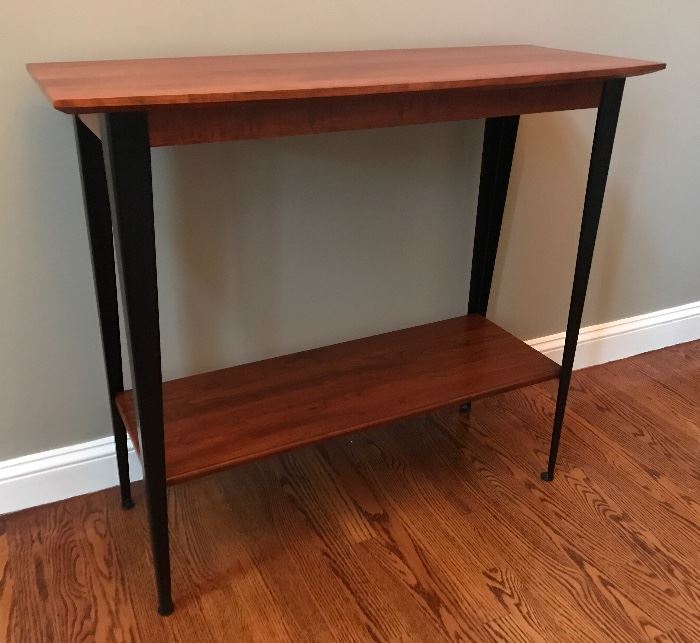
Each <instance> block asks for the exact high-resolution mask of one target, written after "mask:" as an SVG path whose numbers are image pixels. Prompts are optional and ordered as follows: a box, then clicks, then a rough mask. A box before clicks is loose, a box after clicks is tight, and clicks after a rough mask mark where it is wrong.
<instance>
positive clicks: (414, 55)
mask: <svg viewBox="0 0 700 643" xmlns="http://www.w3.org/2000/svg"><path fill="white" fill-rule="evenodd" d="M665 66H666V65H665V64H664V63H658V62H650V61H643V60H634V59H629V58H617V57H612V56H602V55H597V54H589V53H581V52H574V51H565V50H561V49H550V48H547V47H536V46H531V45H503V46H487V47H449V48H436V49H394V50H379V51H341V52H319V53H292V54H262V55H235V56H206V57H196V58H154V59H140V60H139V59H136V60H103V61H83V62H48V63H30V64H28V65H27V68H28V70H29V72H30V74H31V75H32V77H33V78H34V79H35V80H36V82H37V83H38V84H39V86H40V87H41V89H42V91H43V92H44V93H45V94H46V96H47V97H48V98H49V100H50V101H51V103H52V104H53V106H54V107H55V108H56V109H58V110H61V111H63V112H67V113H89V112H102V111H120V110H134V109H142V110H151V109H153V108H157V107H164V106H168V105H181V106H182V105H192V106H197V105H199V106H202V105H208V104H219V105H221V104H225V103H236V102H242V101H260V100H274V99H295V98H320V97H331V96H361V95H371V94H386V93H395V92H422V91H430V90H443V89H459V88H461V89H465V88H489V87H490V88H505V87H523V86H541V85H551V84H556V83H563V82H572V81H579V80H580V81H583V80H605V79H608V78H618V77H627V76H637V75H640V74H647V73H651V72H654V71H659V70H661V69H663V68H664V67H665Z"/></svg>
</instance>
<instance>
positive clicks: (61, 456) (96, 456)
mask: <svg viewBox="0 0 700 643" xmlns="http://www.w3.org/2000/svg"><path fill="white" fill-rule="evenodd" d="M129 471H130V473H131V479H132V480H140V479H141V464H140V463H139V461H138V456H137V455H136V453H135V452H134V449H133V447H132V446H131V443H129ZM118 484H119V479H118V477H117V457H116V455H115V453H114V438H113V437H112V436H111V435H110V436H109V437H106V438H100V439H99V440H90V441H89V442H81V443H80V444H74V445H71V446H67V447H61V448H60V449H51V450H50V451H42V452H41V453H32V454H30V455H25V456H22V457H20V458H13V459H12V460H5V461H4V462H0V515H2V514H5V513H10V512H13V511H19V510H20V509H26V508H27V507H35V506H37V505H44V504H47V503H49V502H56V501H57V500H64V499H66V498H72V497H73V496H80V495H82V494H84V493H90V492H92V491H99V490H100V489H109V488H110V487H115V486H116V485H118Z"/></svg>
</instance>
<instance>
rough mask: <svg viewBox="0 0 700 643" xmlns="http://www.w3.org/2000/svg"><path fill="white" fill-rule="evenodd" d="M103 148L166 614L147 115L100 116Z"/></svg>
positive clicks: (167, 563) (161, 605) (162, 610)
mask: <svg viewBox="0 0 700 643" xmlns="http://www.w3.org/2000/svg"><path fill="white" fill-rule="evenodd" d="M102 142H103V146H104V156H105V163H106V167H107V178H108V185H109V196H110V200H111V205H112V221H113V227H114V232H115V240H116V249H117V253H116V254H117V264H118V266H119V275H120V278H121V286H122V309H123V311H124V321H125V327H126V335H127V340H128V346H129V356H130V360H131V374H132V380H133V390H134V396H135V405H136V413H137V417H138V427H139V443H140V445H141V457H142V460H143V469H144V471H143V477H144V482H145V490H146V506H147V508H148V517H149V522H150V528H151V546H152V550H153V563H154V567H155V574H156V585H157V590H158V611H159V612H160V613H161V614H170V612H172V610H173V604H172V598H171V593H170V553H169V545H168V506H167V495H166V486H165V450H164V446H163V392H162V376H161V364H160V330H159V324H158V284H157V277H156V252H155V230H154V222H153V191H152V181H151V149H150V145H149V140H148V121H147V117H146V115H145V114H143V113H140V112H121V113H114V114H106V115H104V117H103V119H102Z"/></svg>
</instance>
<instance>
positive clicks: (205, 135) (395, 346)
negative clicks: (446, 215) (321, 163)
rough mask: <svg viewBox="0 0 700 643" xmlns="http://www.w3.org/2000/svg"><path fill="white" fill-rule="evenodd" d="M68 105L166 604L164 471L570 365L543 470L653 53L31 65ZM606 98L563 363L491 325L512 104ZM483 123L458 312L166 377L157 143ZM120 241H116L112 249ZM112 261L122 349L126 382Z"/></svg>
mask: <svg viewBox="0 0 700 643" xmlns="http://www.w3.org/2000/svg"><path fill="white" fill-rule="evenodd" d="M27 67H28V69H29V72H30V74H31V75H32V76H33V78H34V79H35V80H36V82H37V83H38V84H39V86H40V87H41V89H42V90H43V92H44V93H45V94H46V96H47V97H48V98H49V100H50V101H51V103H52V104H53V106H54V107H55V108H56V109H58V110H60V111H62V112H66V113H68V114H73V115H74V122H75V133H76V140H77V147H78V158H79V165H80V171H81V178H82V186H83V194H84V202H85V212H86V220H87V228H88V236H89V242H90V250H91V257H92V265H93V272H94V279H95V290H96V294H97V302H98V310H99V320H100V329H101V334H102V347H103V352H104V361H105V365H106V371H107V383H108V388H109V399H110V404H111V410H112V423H113V430H114V439H115V444H116V453H117V462H118V468H119V480H120V488H121V498H122V505H123V507H124V508H126V509H128V508H130V507H133V501H132V499H131V494H130V482H129V471H128V459H127V432H128V434H129V435H130V436H131V439H132V441H133V444H134V447H135V448H136V450H137V452H138V454H139V456H140V458H141V462H142V464H143V474H144V481H145V498H146V505H147V509H148V515H149V524H150V532H151V545H152V553H153V563H154V568H155V577H156V585H157V593H158V611H159V612H160V613H161V614H169V613H170V612H171V611H172V609H173V603H172V598H171V589H170V554H169V543H168V514H167V502H166V485H168V484H173V483H178V482H183V481H185V480H189V479H191V478H194V477H196V476H200V475H204V474H207V473H212V472H215V471H220V470H223V469H226V468H228V467H232V466H234V465H236V464H240V463H243V462H247V461H250V460H254V459H256V458H261V457H264V456H268V455H271V454H274V453H279V452H281V451H286V450H288V449H292V448H296V447H300V446H303V445H307V444H312V443H314V442H317V441H320V440H324V439H327V438H330V437H333V436H338V435H342V434H345V433H349V432H351V431H357V430H361V429H366V428H368V427H371V426H375V425H378V424H383V423H387V422H391V421H393V420H396V419H399V418H405V417H409V416H413V415H417V414H422V413H426V412H429V411H431V410H434V409H438V408H440V407H445V406H449V405H457V404H461V405H462V409H463V410H464V411H468V409H469V404H470V403H471V401H472V400H476V399H478V398H481V397H484V396H488V395H493V394H496V393H500V392H503V391H507V390H511V389H515V388H518V387H522V386H526V385H528V384H533V383H536V382H542V381H545V380H548V379H552V378H559V390H558V395H557V401H556V411H555V416H554V427H553V431H552V440H551V447H550V455H549V462H548V466H547V470H546V471H545V472H544V473H543V474H542V478H543V479H544V480H552V479H553V476H554V468H555V463H556V457H557V448H558V445H559V437H560V433H561V428H562V423H563V419H564V410H565V405H566V398H567V393H568V389H569V382H570V379H571V371H572V367H573V361H574V353H575V350H576V343H577V340H578V333H579V329H580V325H581V315H582V312H583V304H584V298H585V294H586V287H587V283H588V277H589V273H590V267H591V260H592V257H593V246H594V243H595V238H596V232H597V229H598V221H599V217H600V212H601V206H602V202H603V193H604V190H605V184H606V179H607V174H608V167H609V163H610V156H611V153H612V147H613V139H614V135H615V128H616V125H617V120H618V114H619V110H620V101H621V99H622V91H623V87H624V83H625V78H626V77H628V76H636V75H640V74H646V73H650V72H654V71H658V70H660V69H663V68H664V67H665V65H664V64H662V63H654V62H645V61H640V60H630V59H625V58H614V57H609V56H599V55H594V54H585V53H578V52H571V51H563V50H557V49H549V48H544V47H533V46H494V47H456V48H442V49H404V50H388V51H351V52H330V53H303V54H268V55H238V56H220V57H201V58H163V59H152V60H110V61H97V62H69V63H36V64H29V65H27ZM582 108H598V117H597V121H596V126H595V134H594V139H593V151H592V154H591V160H590V168H589V174H588V184H587V188H586V196H585V202H584V207H583V218H582V225H581V232H580V239H579V246H578V253H577V257H576V267H575V272H574V283H573V289H572V294H571V303H570V308H569V317H568V324H567V328H566V343H565V348H564V355H563V361H562V365H561V367H559V366H558V365H557V364H555V363H554V362H553V361H551V360H550V359H548V358H547V357H545V356H543V355H541V354H540V353H538V352H537V351H535V350H534V349H532V348H530V347H529V346H527V345H526V344H525V343H524V342H522V341H520V340H518V339H516V338H515V337H513V336H512V335H510V334H508V333H507V332H506V331H504V330H502V329H501V328H499V327H498V326H496V325H495V324H494V323H492V322H490V321H488V320H487V319H486V310H487V306H488V301H489V292H490V289H491V280H492V276H493V270H494V263H495V260H496V251H497V247H498V239H499V234H500V229H501V221H502V217H503V210H504V207H505V201H506V192H507V188H508V180H509V176H510V170H511V163H512V158H513V150H514V148H515V141H516V135H517V131H518V122H519V118H520V115H521V114H531V113H536V112H551V111H559V110H570V109H582ZM476 118H485V119H486V124H485V131H484V144H483V154H482V165H481V178H480V185H479V196H478V203H477V216H476V230H475V237H474V251H473V260H472V269H471V279H470V286H469V301H468V306H467V315H465V316H462V317H458V318H455V319H448V320H445V321H438V322H435V323H431V324H426V325H423V326H418V327H415V328H408V329H405V330H399V331H395V332H390V333H385V334H383V335H377V336H374V337H368V338H365V339H358V340H355V341H350V342H345V343H342V344H337V345H334V346H329V347H325V348H319V349H315V350H309V351H304V352H301V353H297V354H294V355H288V356H284V357H277V358H274V359H268V360H264V361H261V362H256V363H253V364H244V365H242V366H235V367H233V368H228V369H224V370H220V371H215V372H211V373H205V374H202V375H196V376H193V377H185V378H182V379H178V380H174V381H170V382H163V381H162V376H161V359H160V333H159V320H158V289H157V279H156V254H155V233H154V223H153V194H152V186H151V151H150V148H151V147H155V146H161V145H183V144H188V143H211V142H217V141H232V140H238V139H255V138H265V137H274V136H288V135H297V134H314V133H318V132H334V131H341V130H352V129H361V128H374V127H389V126H397V125H409V124H419V123H430V122H438V121H457V120H465V119H476ZM115 249H116V253H115ZM115 254H116V266H117V267H118V269H119V275H120V283H121V298H122V302H121V303H122V313H123V316H124V321H125V328H126V340H127V343H128V349H129V356H130V362H131V374H132V382H133V391H125V390H124V383H123V376H122V358H121V337H120V330H119V313H118V304H117V283H116V267H115Z"/></svg>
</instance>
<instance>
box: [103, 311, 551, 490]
mask: <svg viewBox="0 0 700 643" xmlns="http://www.w3.org/2000/svg"><path fill="white" fill-rule="evenodd" d="M558 373H559V366H558V365H557V364H555V363H554V362H552V361H551V360H550V359H549V358H547V357H545V356H544V355H542V354H541V353H538V352H537V351H536V350H534V349H533V348H530V347H529V346H528V345H527V344H525V343H524V342H522V341H520V340H519V339H516V338H515V337H513V336H512V335H510V334H508V333H506V332H505V331H504V330H502V329H501V328H499V327H498V326H496V325H495V324H493V323H492V322H490V321H488V320H486V319H484V318H483V317H480V316H478V315H468V316H465V317H457V318H455V319H449V320H446V321H440V322H435V323H432V324H426V325H423V326H417V327H415V328H408V329H405V330H399V331H394V332H391V333H385V334H382V335H376V336H374V337H368V338H365V339H358V340H354V341H351V342H344V343H342V344H336V345H334V346H328V347H325V348H319V349H315V350H310V351H304V352H302V353H297V354H294V355H287V356H284V357H277V358H274V359H269V360H265V361H262V362H256V363H253V364H245V365H243V366H235V367H233V368H228V369H224V370H221V371H214V372H211V373H205V374H203V375H195V376H192V377H186V378H183V379H179V380H173V381H171V382H166V383H165V384H164V385H163V403H164V410H165V452H166V470H167V471H166V475H167V479H168V482H170V483H174V482H182V481H183V480H187V479H190V478H194V477H196V476H199V475H203V474H206V473H210V472H213V471H218V470H221V469H226V468H228V467H231V466H233V465H235V464H239V463H242V462H246V461H248V460H253V459H256V458H261V457H264V456H267V455H270V454H273V453H277V452H280V451H285V450H288V449H293V448H295V447H300V446H303V445H307V444H312V443H314V442H318V441H320V440H324V439H327V438H330V437H333V436H338V435H342V434H344V433H349V432H352V431H358V430H361V429H365V428H369V427H371V426H376V425H378V424H384V423H386V422H391V421H393V420H397V419H400V418H405V417H410V416H414V415H419V414H422V413H426V412H428V411H431V410H433V409H437V408H440V407H444V406H448V405H451V404H458V403H460V402H462V401H464V400H475V399H478V398H480V397H484V396H486V395H490V394H494V393H499V392H502V391H507V390H510V389H513V388H518V387H521V386H526V385H528V384H533V383H536V382H542V381H544V380H547V379H551V378H554V377H557V375H558ZM117 406H118V407H119V411H120V413H121V416H122V419H123V420H124V422H125V424H126V426H127V428H128V430H129V433H130V435H131V438H132V440H133V441H134V443H135V444H136V445H137V448H138V439H137V433H136V418H135V413H134V405H133V397H132V394H131V392H130V391H127V392H125V393H121V394H119V395H118V396H117Z"/></svg>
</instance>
